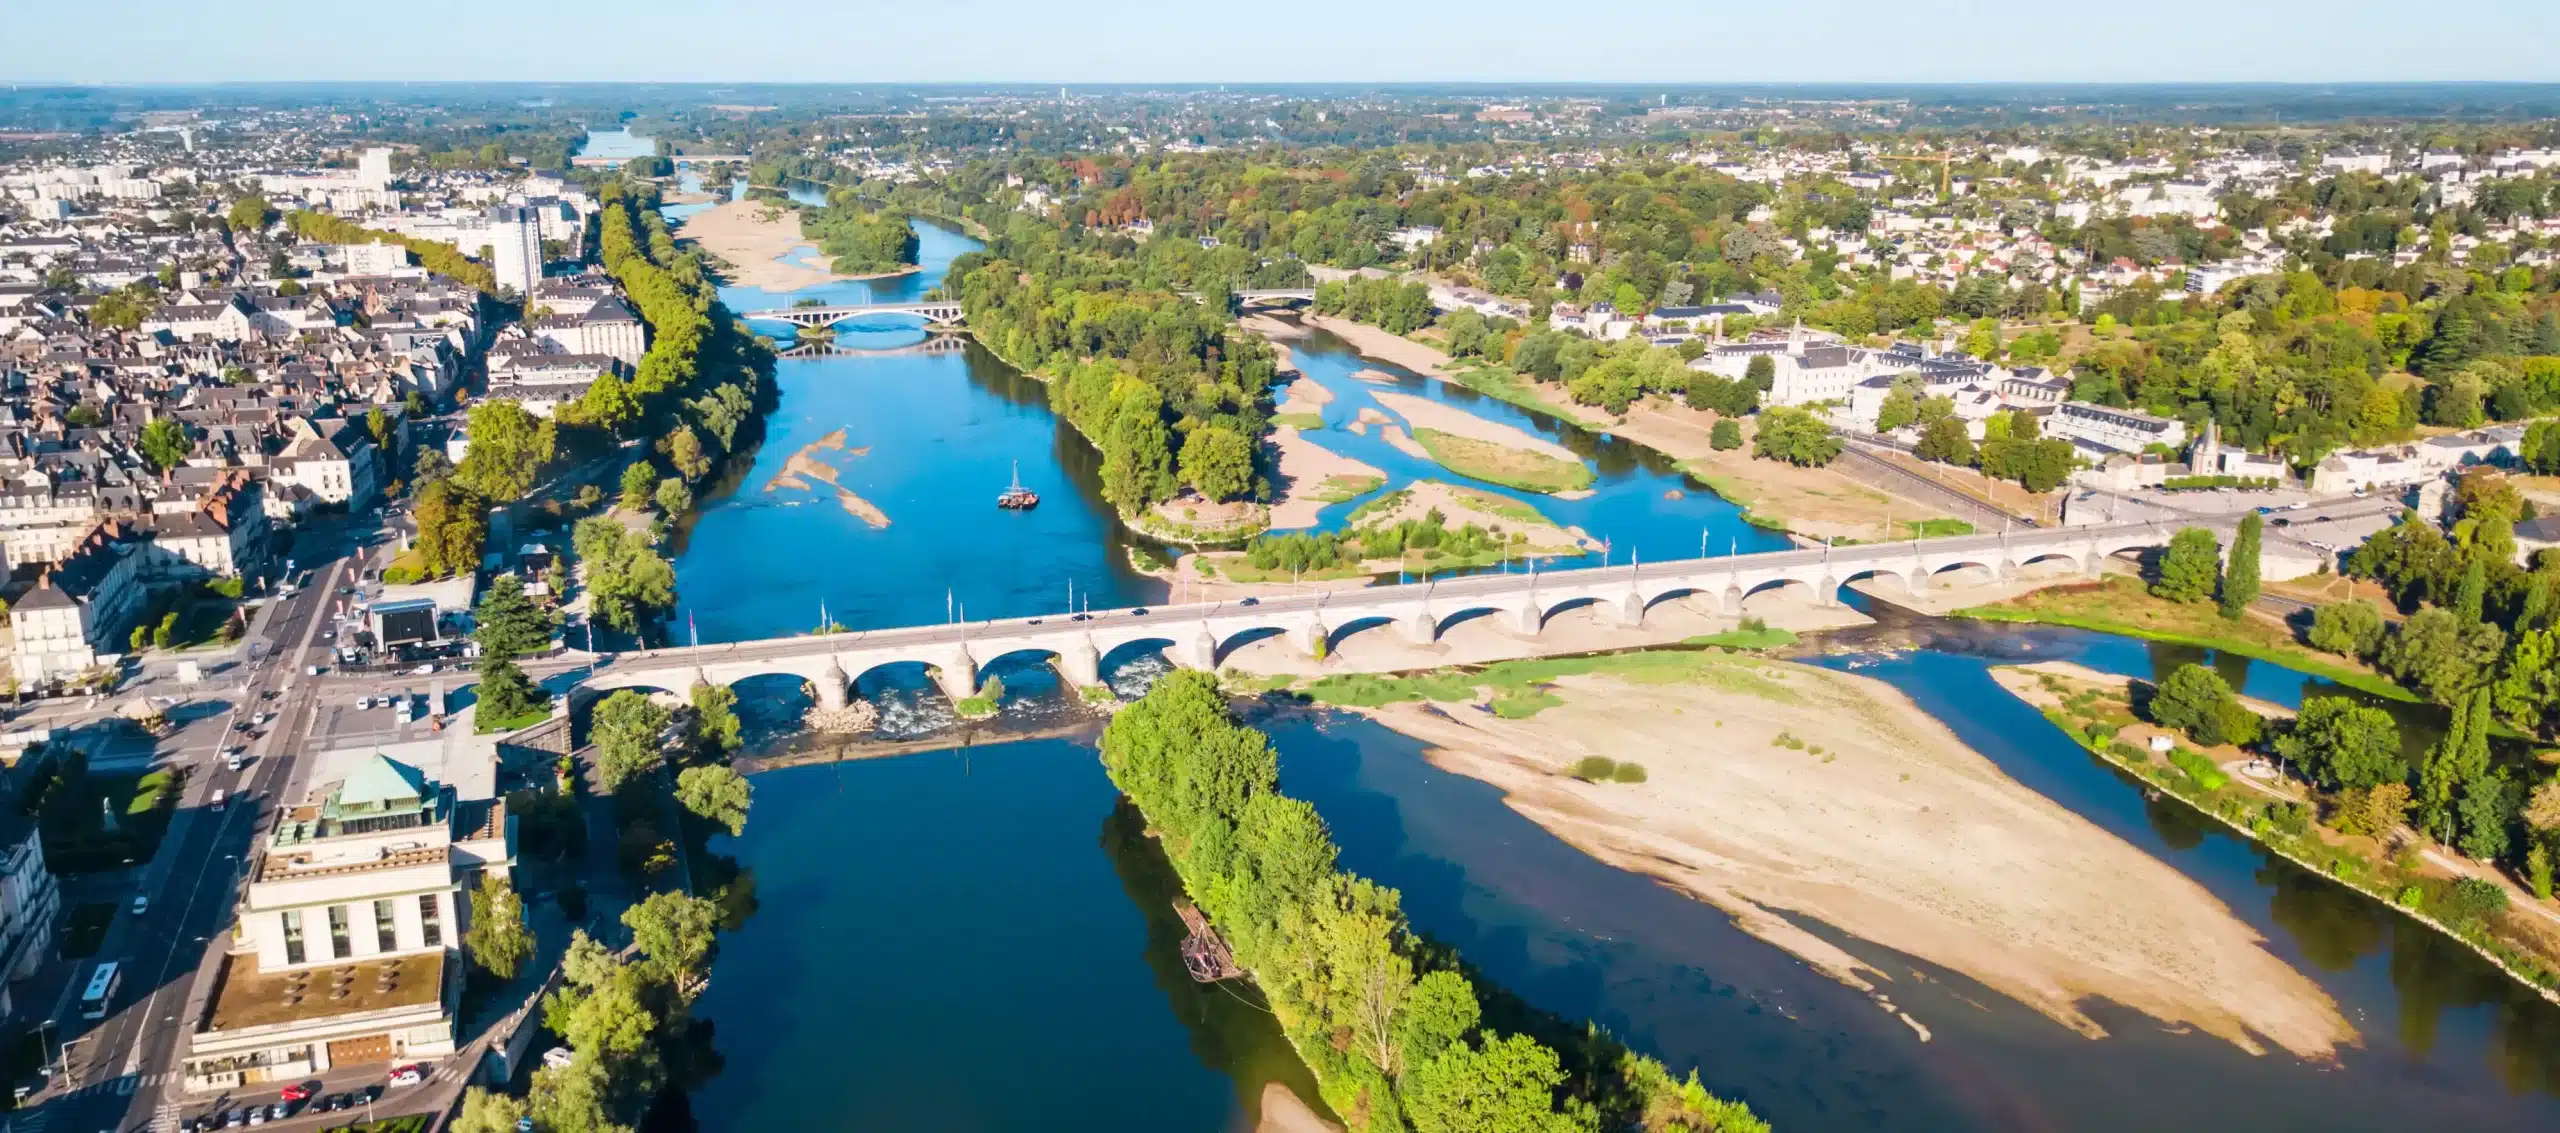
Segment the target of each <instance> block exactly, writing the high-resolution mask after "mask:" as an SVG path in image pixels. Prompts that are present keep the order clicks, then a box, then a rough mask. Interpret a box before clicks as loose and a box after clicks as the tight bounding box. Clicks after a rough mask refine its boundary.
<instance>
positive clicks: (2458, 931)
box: [1991, 662, 2560, 1003]
mask: <svg viewBox="0 0 2560 1133" xmlns="http://www.w3.org/2000/svg"><path fill="white" fill-rule="evenodd" d="M1991 675H1992V678H1993V679H1994V680H1996V681H1997V682H1998V683H1999V685H2000V687H2001V688H2003V689H2005V690H2007V691H2008V692H2009V693H2010V695H2013V696H2016V697H2017V698H2018V699H2020V700H2022V701H2025V702H2026V703H2027V704H2029V705H2031V706H2033V707H2034V708H2035V709H2036V710H2037V711H2039V712H2042V713H2043V714H2044V716H2045V719H2047V720H2050V721H2052V722H2053V724H2054V726H2055V727H2057V728H2060V729H2061V730H2062V731H2063V733H2064V734H2066V735H2068V736H2070V737H2071V739H2072V742H2074V743H2076V744H2078V745H2079V746H2080V747H2081V748H2082V749H2084V750H2086V751H2088V752H2089V753H2090V754H2092V755H2094V756H2097V757H2098V758H2099V759H2101V760H2104V761H2105V762H2107V763H2108V764H2110V765H2112V766H2114V767H2115V768H2116V769H2117V770H2120V771H2122V772H2124V773H2126V774H2128V775H2132V776H2134V777H2136V778H2138V779H2140V780H2142V781H2143V782H2144V783H2146V784H2149V785H2150V786H2152V787H2154V788H2156V789H2158V790H2159V791H2160V792H2162V793H2165V794H2169V795H2172V796H2175V797H2176V798H2177V799H2178V801H2180V802H2182V803H2185V804H2186V805H2187V807H2188V808H2189V809H2191V810H2193V811H2194V812H2195V813H2197V814H2200V815H2202V816H2204V817H2206V818H2209V819H2211V820H2213V821H2214V822H2217V823H2220V824H2221V825H2222V826H2223V827H2224V828H2226V829H2228V830H2230V831H2232V832H2233V833H2235V834H2237V835H2239V836H2240V837H2242V838H2245V839H2247V840H2249V841H2251V842H2253V843H2256V844H2257V845H2259V846H2261V847H2264V848H2265V849H2266V850H2268V851H2269V852H2271V853H2274V854H2276V855H2278V856H2280V857H2282V858H2284V859H2286V860H2287V861H2290V862H2292V863H2293V864H2295V865H2297V866H2300V867H2302V868H2303V869H2304V870H2307V871H2309V872H2311V873H2315V874H2318V875H2320V876H2322V877H2326V878H2329V879H2330V880H2333V881H2336V882H2339V883H2341V884H2343V885H2345V886H2346V887H2347V888H2349V889H2353V890H2355V891H2356V892H2358V893H2361V894H2363V895H2365V896H2367V897H2370V898H2372V899H2374V900H2375V901H2378V902H2381V903H2382V904H2384V905H2387V906H2389V907H2391V908H2392V909H2394V910H2396V911H2398V912H2399V913H2401V914H2402V915H2404V916H2407V917H2408V918H2409V919H2411V920H2414V921H2417V922H2419V923H2421V924H2424V925H2426V926H2428V927H2429V928H2432V929H2434V930H2436V931H2437V932H2439V933H2442V934H2443V935H2445V936H2447V937H2450V938H2452V939H2453V940H2455V941H2457V942H2459V943H2460V944H2462V945H2463V946H2464V947H2466V948H2469V949H2471V950H2472V951H2473V952H2474V953H2477V954H2478V955H2480V956H2481V957H2483V958H2484V959H2487V960H2489V961H2490V962H2491V963H2494V964H2496V965H2497V966H2498V967H2499V969H2500V970H2502V971H2504V972H2505V973H2506V974H2507V975H2509V976H2511V977H2513V978H2514V979H2515V980H2516V982H2518V983H2520V984H2523V985H2524V986H2526V987H2527V988H2530V989H2532V990H2533V991H2534V992H2535V993H2536V994H2539V995H2540V996H2542V997H2543V998H2544V999H2546V1000H2550V1001H2552V1002H2554V1003H2560V963H2555V960H2560V911H2556V910H2555V908H2554V906H2553V905H2552V903H2550V902H2547V901H2540V900H2537V899H2536V898H2535V897H2534V896H2533V895H2532V894H2531V893H2529V892H2526V891H2525V890H2523V889H2521V888H2519V887H2517V886H2516V885H2515V884H2514V883H2513V882H2511V881H2509V880H2508V879H2507V878H2506V877H2505V876H2504V875H2503V874H2501V873H2499V872H2498V871H2497V870H2495V869H2493V868H2490V867H2488V866H2485V865H2482V864H2481V863H2479V862H2475V861H2472V860H2470V859H2468V858H2464V857H2461V856H2459V855H2457V854H2455V853H2453V852H2451V851H2450V850H2446V849H2443V848H2441V847H2437V846H2434V845H2432V844H2431V843H2428V842H2427V840H2426V839H2425V838H2424V837H2423V836H2422V835H2420V834H2419V833H2418V832H2417V831H2415V830H2413V829H2410V828H2409V827H2407V826H2394V827H2393V828H2392V829H2390V830H2388V831H2383V832H2381V833H2380V834H2379V835H2378V836H2366V835H2361V834H2348V833H2345V832H2343V831H2339V830H2335V829H2332V828H2330V827H2326V826H2322V825H2319V824H2317V823H2315V822H2312V821H2310V819H2311V818H2313V817H2316V815H2317V814H2318V811H2319V810H2320V808H2321V804H2322V802H2323V800H2322V799H2321V798H2319V797H2318V796H2316V795H2314V794H2313V792H2311V791H2310V790H2309V789H2307V788H2305V787H2304V786H2303V785H2302V784H2300V783H2297V782H2295V781H2293V780H2292V779H2290V778H2283V777H2273V778H2274V780H2275V781H2274V782H2272V783H2269V782H2262V781H2260V777H2259V776H2254V775H2252V774H2250V773H2249V772H2248V770H2246V769H2245V768H2244V766H2243V764H2242V761H2241V760H2240V759H2239V758H2237V756H2238V755H2239V754H2240V753H2239V751H2238V749H2236V748H2225V749H2222V750H2220V751H2206V752H2203V753H2200V754H2202V756H2203V759H2204V762H2205V763H2209V764H2211V765H2213V767H2214V769H2215V770H2216V772H2217V773H2218V775H2219V779H2218V780H2215V779H2213V778H2212V777H2207V778H2206V779H2199V778H2198V776H2197V772H2196V771H2194V770H2191V769H2190V767H2189V766H2184V765H2181V762H2180V761H2178V760H2175V759H2172V758H2170V757H2168V756H2166V755H2163V754H2160V753H2158V752H2156V751H2155V750H2154V744H2155V742H2156V740H2155V738H2154V737H2157V736H2161V735H2168V736H2170V742H2171V747H2172V750H2178V751H2186V750H2191V749H2192V747H2193V745H2192V744H2189V743H2186V742H2185V741H2184V737H2181V736H2177V735H2175V734H2173V733H2168V732H2166V731H2164V730H2163V729H2160V728H2158V727H2157V726H2155V725H2152V724H2149V723H2147V722H2145V721H2143V720H2142V719H2141V718H2140V716H2139V715H2138V714H2136V713H2135V712H2134V710H2133V699H2134V691H2135V688H2136V686H2139V685H2143V684H2146V683H2147V682H2142V681H2137V680H2134V679H2132V678H2129V677H2121V676H2117V675H2114V674H2110V673H2098V672H2093V671H2091V670H2088V669H2085V668H2082V667H2081V666H2078V665H2070V664H2057V663H2052V662H2045V663H2039V664H2032V665H2005V666H2001V667H1998V668H1995V669H1993V670H1992V671H1991ZM2249 706H2250V708H2251V709H2252V710H2253V711H2260V712H2263V711H2264V709H2265V707H2266V706H2265V705H2263V704H2262V703H2258V702H2249ZM2328 802H2329V803H2330V804H2331V806H2330V810H2331V813H2332V819H2333V821H2334V820H2335V812H2336V803H2337V802H2338V800H2335V799H2331V800H2328ZM2295 816H2298V819H2299V820H2298V821H2297V817H2295ZM2457 882H2477V883H2485V884H2488V885H2493V886H2496V887H2497V888H2498V889H2499V890H2500V891H2502V892H2503V893H2504V894H2505V901H2504V902H2503V904H2504V906H2505V907H2504V909H2502V910H2498V911H2494V912H2489V913H2485V914H2483V913H2480V912H2478V911H2476V910H2474V909H2472V908H2471V907H2469V904H2468V903H2467V902H2460V901H2456V900H2452V899H2450V889H2451V887H2452V886H2453V885H2454V884H2455V883H2457ZM2439 909H2444V910H2447V913H2446V917H2454V918H2458V919H2459V922H2460V923H2451V922H2449V921H2448V920H2447V919H2446V918H2445V917H2438V916H2436V915H2434V914H2435V912H2436V911H2437V910H2439Z"/></svg>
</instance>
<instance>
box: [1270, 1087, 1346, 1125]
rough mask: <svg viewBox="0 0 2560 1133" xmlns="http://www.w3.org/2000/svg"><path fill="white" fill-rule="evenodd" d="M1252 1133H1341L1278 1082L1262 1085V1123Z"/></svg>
mask: <svg viewBox="0 0 2560 1133" xmlns="http://www.w3.org/2000/svg"><path fill="white" fill-rule="evenodd" d="M1253 1129H1254V1133H1342V1127H1341V1126H1339V1125H1336V1124H1334V1123H1332V1122H1330V1121H1327V1120H1325V1119H1323V1118H1321V1117H1318V1116H1316V1111H1315V1107H1313V1106H1310V1105H1308V1104H1307V1103H1305V1102H1303V1101H1300V1100H1298V1095H1297V1094H1295V1093H1293V1092H1291V1091H1290V1089H1289V1087H1287V1086H1283V1085H1281V1084H1280V1083H1278V1082H1265V1083H1263V1084H1262V1121H1261V1123H1259V1124H1257V1125H1255V1126H1254V1127H1253Z"/></svg>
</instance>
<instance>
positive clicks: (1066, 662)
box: [581, 519, 2236, 709]
mask: <svg viewBox="0 0 2560 1133" xmlns="http://www.w3.org/2000/svg"><path fill="white" fill-rule="evenodd" d="M2191 522H2193V523H2195V524H2197V525H2202V526H2208V527H2216V528H2219V533H2220V534H2221V535H2222V537H2223V538H2224V539H2225V541H2226V542H2227V541H2228V539H2229V536H2230V533H2231V527H2232V525H2233V524H2234V523H2236V520H2234V519H2198V520H2195V521H2191ZM2175 532H2176V528H2175V527H2173V526H2169V525H2161V524H2151V523H2133V524H2117V525H2111V526H2097V527H2077V528H2062V529H2057V530H2035V531H2022V532H2017V533H2013V534H2012V533H2003V534H1992V535H1960V536H1952V537H1948V538H1940V539H1926V540H1913V541H1911V542H1897V543H1879V544H1864V545H1858V546H1849V547H1836V548H1819V547H1817V548H1810V549H1797V550H1786V551H1768V552H1762V553H1758V554H1751V555H1736V556H1728V557H1722V558H1716V557H1710V558H1703V559H1687V560H1681V561H1677V562H1663V563H1643V564H1628V565H1619V566H1607V567H1581V568H1574V569H1569V570H1556V571H1544V572H1535V573H1512V574H1478V575H1463V576H1459V577H1455V578H1448V579H1440V580H1434V581H1430V582H1421V583H1406V584H1400V585H1394V586H1371V587H1364V588H1360V589H1354V590H1342V591H1325V592H1320V593H1314V594H1293V595H1286V596H1278V597H1271V598H1264V599H1261V600H1260V601H1258V602H1255V603H1252V604H1249V605H1248V604H1245V603H1241V602H1216V603H1190V604H1186V605H1180V606H1161V607H1156V608H1153V609H1148V610H1146V611H1145V612H1144V613H1141V612H1139V610H1137V609H1124V610H1106V611H1100V612H1096V613H1094V614H1092V615H1091V616H1090V617H1089V618H1084V619H1078V618H1074V617H1069V616H1066V615H1048V616H1044V617H1036V618H1011V619H1003V620H996V621H979V622H962V623H952V624H943V625H925V626H909V627H902V628H896V629H876V630H866V631H861V632H854V633H842V634H828V635H805V636H799V637H788V638H773V639H766V640H760V641H743V642H736V643H733V644H727V645H708V646H700V647H675V648H667V649H653V650H644V651H639V652H633V653H626V654H621V655H619V656H616V657H614V658H612V659H610V660H609V661H607V662H605V663H603V664H600V665H598V666H596V667H595V668H594V670H593V671H592V672H591V674H590V675H589V676H588V677H587V678H586V679H585V680H584V681H582V682H581V684H582V687H584V688H586V689H588V690H590V691H594V692H603V691H609V690H612V689H617V688H651V689H660V690H664V691H668V692H673V693H682V692H684V691H685V690H686V689H689V688H691V687H692V686H693V685H694V684H695V683H697V682H706V683H711V684H717V685H728V684H732V683H735V682H737V681H740V680H745V679H748V678H750V677H757V676H766V675H776V674H786V673H787V674H791V675H795V676H798V677H800V678H801V679H803V680H805V681H808V682H809V683H810V684H811V685H813V686H814V687H815V688H816V692H817V699H818V703H819V704H820V705H821V706H822V707H826V708H830V709H832V708H841V707H843V706H844V704H845V702H846V696H847V691H848V689H849V687H850V686H851V685H852V684H853V683H854V682H855V680H857V679H858V678H859V677H861V675H862V674H863V673H865V672H867V671H869V670H871V669H875V668H878V667H880V666H883V665H892V664H902V663H921V664H924V665H927V666H930V667H931V668H932V670H933V673H934V677H935V679H936V680H937V681H938V682H939V683H940V684H941V686H942V688H943V691H944V692H946V693H948V694H949V695H950V696H951V697H952V699H954V700H959V699H963V698H966V697H970V696H974V695H976V694H977V690H978V676H979V673H980V671H981V670H982V668H983V667H984V666H986V665H987V664H988V663H990V662H993V661H995V660H997V659H998V658H1001V657H1005V656H1008V655H1012V654H1046V655H1048V656H1050V657H1054V658H1055V659H1056V662H1057V666H1058V670H1059V673H1060V675H1061V676H1063V677H1064V678H1065V679H1066V680H1067V681H1068V682H1069V683H1071V684H1077V685H1091V684H1096V683H1099V682H1100V681H1101V679H1102V661H1103V659H1104V658H1105V657H1108V656H1109V655H1111V654H1112V653H1113V652H1115V651H1117V650H1120V649H1122V648H1125V647H1128V646H1131V645H1136V644H1140V643H1160V644H1161V645H1163V646H1164V647H1166V648H1165V653H1166V655H1167V657H1168V659H1170V660H1172V661H1173V662H1174V663H1175V664H1178V665H1182V666H1185V667H1189V668H1201V669H1214V668H1216V667H1217V666H1218V664H1219V662H1220V661H1221V660H1222V659H1223V658H1224V657H1225V656H1226V655H1227V654H1228V653H1230V652H1232V651H1233V650H1234V649H1235V648H1237V647H1238V646H1240V645H1243V644H1246V643H1247V642H1250V641H1254V640H1260V639H1263V638H1267V637H1273V636H1286V637H1287V638H1289V639H1290V640H1292V641H1293V642H1294V643H1296V644H1297V645H1298V646H1299V647H1300V648H1302V649H1305V650H1307V651H1308V652H1309V653H1310V654H1314V653H1317V652H1318V651H1319V650H1320V649H1321V650H1323V651H1328V652H1329V651H1330V650H1331V649H1332V648H1333V646H1334V644H1335V643H1336V642H1338V641H1339V640H1340V639H1341V638H1342V637H1344V636H1347V635H1349V634H1351V633H1355V632H1361V631H1364V630H1367V629H1370V628H1376V627H1380V626H1393V627H1397V628H1398V629H1400V630H1401V631H1402V632H1403V633H1405V634H1406V635H1407V638H1408V639H1409V640H1411V641H1413V642H1415V643H1417V644H1430V643H1432V642H1434V641H1437V640H1438V638H1439V634H1440V632H1441V631H1442V630H1444V629H1446V628H1447V627H1448V626H1449V625H1451V624H1454V623H1455V622H1457V621H1459V620H1462V619H1464V618H1467V617H1472V616H1480V615H1484V614H1488V613H1490V614H1494V615H1498V616H1502V617H1505V618H1507V619H1509V620H1508V622H1507V623H1506V628H1508V629H1509V630H1511V631H1512V632H1516V633H1518V634H1520V635H1522V636H1524V637H1535V636H1536V635H1537V634H1538V632H1539V631H1540V629H1541V628H1542V627H1543V626H1544V625H1545V623H1546V620H1547V619H1548V618H1550V617H1552V616H1554V615H1555V614H1556V613H1558V612H1560V611H1562V610H1564V609H1567V608H1570V607H1578V606H1585V605H1589V606H1593V607H1596V608H1597V611H1598V613H1599V615H1600V616H1601V617H1602V618H1603V619H1605V620H1606V621H1608V622H1609V623H1611V624H1618V625H1630V626H1634V625H1642V624H1643V621H1644V616H1645V611H1646V610H1647V609H1648V608H1650V607H1652V606H1654V605H1656V604H1658V603H1660V602H1663V601H1667V600H1671V599H1674V598H1684V597H1685V598H1688V599H1689V600H1691V601H1692V602H1698V603H1701V604H1703V605H1705V606H1706V607H1708V608H1709V609H1710V610H1711V611H1712V612H1714V613H1717V614H1721V615H1725V616H1740V614H1741V613H1742V610H1743V602H1744V600H1745V599H1747V598H1748V597H1750V596H1751V595H1753V594H1758V593H1762V592H1765V591H1769V590H1772V589H1776V588H1782V587H1792V586H1802V587H1806V588H1808V589H1809V590H1810V591H1811V596H1812V598H1813V600H1814V601H1815V602H1818V603H1821V604H1825V605H1829V604H1836V603H1837V602H1838V601H1839V598H1838V590H1839V588H1840V587H1841V586H1842V585H1844V584H1846V583H1850V582H1854V581H1857V580H1859V579H1862V578H1870V577H1876V576H1883V577H1885V578H1889V579H1892V580H1893V581H1894V582H1896V583H1898V584H1900V585H1901V586H1903V587H1906V588H1908V589H1910V590H1912V591H1914V592H1916V591H1918V590H1921V589H1924V588H1926V587H1927V586H1928V585H1929V583H1930V580H1931V579H1932V578H1933V577H1935V576H1937V575H1940V574H1943V573H1946V572H1949V571H1954V570H1958V569H1962V568H1967V567H1972V568H1977V569H1980V570H1983V571H1987V572H1989V574H1990V576H1991V577H1992V579H1994V580H2002V579H2007V578H2010V577H2012V576H2013V575H2014V573H2015V572H2017V571H2019V570H2020V569H2022V568H2024V567H2026V566H2028V565H2030V564H2034V563H2039V562H2055V561H2057V560H2058V561H2059V562H2060V563H2062V564H2067V566H2068V568H2069V570H2070V571H2071V572H2073V573H2075V574H2077V575H2080V576H2086V577H2094V576H2095V575H2096V574H2097V573H2098V570H2099V566H2100V563H2101V562H2102V561H2103V560H2104V559H2105V558H2107V557H2108V556H2112V555H2115V554H2118V553H2121V552H2124V551H2128V550H2138V549H2145V548H2151V547H2159V546H2165V545H2166V544H2167V543H2168V541H2169V538H2170V536H2171V535H2173V534H2175Z"/></svg>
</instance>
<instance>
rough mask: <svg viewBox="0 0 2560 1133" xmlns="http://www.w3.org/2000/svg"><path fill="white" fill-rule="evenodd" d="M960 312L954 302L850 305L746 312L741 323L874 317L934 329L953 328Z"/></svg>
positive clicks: (825, 322)
mask: <svg viewBox="0 0 2560 1133" xmlns="http://www.w3.org/2000/svg"><path fill="white" fill-rule="evenodd" d="M963 314H964V313H963V312H962V311H961V309H960V301H959V300H957V299H935V300H929V301H927V302H922V303H850V304H844V305H841V306H834V307H773V308H768V309H766V310H762V311H745V312H741V313H740V314H739V316H738V317H739V318H742V319H770V320H773V321H774V322H779V323H790V324H791V325H793V326H802V327H827V326H834V325H836V324H837V323H841V322H846V321H848V320H852V319H860V318H868V317H870V316H873V315H907V316H911V317H914V318H919V319H923V320H924V321H925V322H927V323H930V324H932V325H935V326H956V325H958V324H959V323H960V321H961V319H962V317H963Z"/></svg>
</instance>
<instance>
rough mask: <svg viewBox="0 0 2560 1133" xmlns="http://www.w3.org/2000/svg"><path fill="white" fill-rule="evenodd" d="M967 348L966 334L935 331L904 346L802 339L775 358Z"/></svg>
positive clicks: (878, 355) (951, 351)
mask: <svg viewBox="0 0 2560 1133" xmlns="http://www.w3.org/2000/svg"><path fill="white" fill-rule="evenodd" d="M968 349H969V339H968V338H967V336H965V335H958V334H951V333H947V332H941V333H936V334H934V335H933V336H932V337H930V338H927V339H925V340H924V341H922V342H918V343H911V344H909V345H906V346H838V345H836V344H835V343H832V342H803V343H801V344H800V345H798V346H794V347H791V348H790V349H787V350H784V351H781V352H779V353H777V354H775V355H774V357H776V358H888V357H892V356H895V355H899V354H959V353H962V352H964V351H966V350H968Z"/></svg>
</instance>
